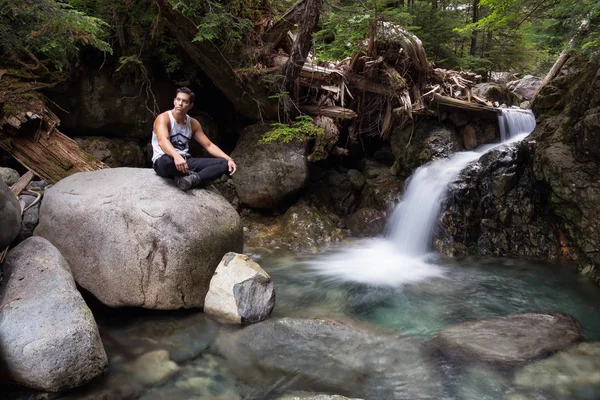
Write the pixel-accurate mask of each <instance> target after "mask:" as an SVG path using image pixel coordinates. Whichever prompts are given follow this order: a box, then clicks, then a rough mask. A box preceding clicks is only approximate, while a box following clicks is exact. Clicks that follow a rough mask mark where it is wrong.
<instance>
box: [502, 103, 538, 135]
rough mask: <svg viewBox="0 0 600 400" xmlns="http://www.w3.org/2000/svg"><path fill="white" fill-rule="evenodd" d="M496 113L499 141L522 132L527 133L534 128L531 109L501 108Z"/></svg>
mask: <svg viewBox="0 0 600 400" xmlns="http://www.w3.org/2000/svg"><path fill="white" fill-rule="evenodd" d="M500 111H501V113H500V114H498V127H499V128H500V141H501V142H505V141H506V140H508V139H510V138H512V137H514V136H517V135H522V134H529V133H531V132H533V130H534V129H535V116H534V115H533V112H532V111H531V110H523V109H520V108H501V109H500Z"/></svg>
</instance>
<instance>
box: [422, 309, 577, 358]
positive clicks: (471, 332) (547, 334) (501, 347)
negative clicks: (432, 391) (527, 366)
mask: <svg viewBox="0 0 600 400" xmlns="http://www.w3.org/2000/svg"><path fill="white" fill-rule="evenodd" d="M582 339H583V330H582V328H581V325H580V324H579V322H577V320H576V319H575V318H573V317H571V316H570V315H568V314H564V313H547V314H521V315H511V316H508V317H502V318H493V319H486V320H482V321H472V322H465V323H462V324H457V325H453V326H450V327H448V328H445V329H442V330H441V331H440V332H439V333H438V334H437V335H436V336H435V337H434V338H433V339H432V341H431V344H432V345H433V346H434V347H435V348H436V349H437V351H439V352H440V353H441V354H442V355H444V356H445V357H447V358H449V359H451V360H452V361H455V362H459V363H461V362H467V363H468V362H485V363H490V364H496V365H520V364H524V363H527V362H529V361H531V360H534V359H536V358H539V357H542V356H545V355H548V354H552V353H555V352H557V351H560V350H563V349H565V348H567V347H569V346H570V345H572V344H573V343H575V342H577V341H579V340H582Z"/></svg>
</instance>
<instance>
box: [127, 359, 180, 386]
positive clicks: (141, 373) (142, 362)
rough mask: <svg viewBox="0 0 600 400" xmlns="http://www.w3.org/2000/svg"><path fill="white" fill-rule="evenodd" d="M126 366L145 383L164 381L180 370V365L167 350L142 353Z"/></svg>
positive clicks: (152, 383) (151, 383)
mask: <svg viewBox="0 0 600 400" xmlns="http://www.w3.org/2000/svg"><path fill="white" fill-rule="evenodd" d="M126 368H127V371H128V372H130V373H131V374H132V375H133V376H134V377H135V378H136V379H137V380H138V381H140V382H141V383H143V384H145V385H155V384H157V383H160V382H163V381H165V380H167V379H168V378H169V377H171V376H172V375H173V374H174V373H176V372H177V371H178V370H179V366H178V365H177V364H176V363H174V362H173V361H171V360H170V359H169V352H168V351H166V350H155V351H151V352H149V353H146V354H142V355H141V356H139V357H138V358H137V359H136V360H135V361H133V362H132V363H131V364H129V365H127V367H126Z"/></svg>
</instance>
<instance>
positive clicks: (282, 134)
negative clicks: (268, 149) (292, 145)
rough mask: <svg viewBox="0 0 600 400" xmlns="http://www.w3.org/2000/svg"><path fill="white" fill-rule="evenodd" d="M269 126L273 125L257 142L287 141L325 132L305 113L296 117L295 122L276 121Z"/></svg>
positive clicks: (315, 135) (320, 134)
mask: <svg viewBox="0 0 600 400" xmlns="http://www.w3.org/2000/svg"><path fill="white" fill-rule="evenodd" d="M271 127H273V129H272V130H270V131H268V132H267V133H265V134H264V135H263V137H262V138H261V139H260V140H259V141H258V143H260V144H267V143H271V142H282V143H288V142H291V141H292V140H303V139H307V138H311V137H317V136H322V135H324V134H325V130H324V129H323V128H319V127H318V126H316V125H315V124H314V123H313V119H312V118H311V117H309V116H307V115H301V116H299V117H296V122H294V123H292V124H282V123H280V122H276V123H274V124H271Z"/></svg>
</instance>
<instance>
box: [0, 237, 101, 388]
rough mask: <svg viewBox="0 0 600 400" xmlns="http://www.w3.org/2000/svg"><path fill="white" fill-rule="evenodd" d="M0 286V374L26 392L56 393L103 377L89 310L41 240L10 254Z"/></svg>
mask: <svg viewBox="0 0 600 400" xmlns="http://www.w3.org/2000/svg"><path fill="white" fill-rule="evenodd" d="M3 269H4V274H5V283H3V285H2V286H0V299H1V300H0V315H2V317H1V318H0V348H2V352H1V354H0V357H1V359H2V369H3V375H6V377H7V378H8V380H9V381H11V382H15V383H18V384H21V385H25V386H28V387H32V388H36V389H41V390H46V391H61V390H66V389H70V388H73V387H77V386H81V385H83V384H85V383H87V382H88V381H90V380H91V379H93V378H95V377H97V376H99V375H100V374H102V373H104V372H105V371H106V369H107V367H108V360H107V358H106V353H105V352H104V347H103V346H102V341H101V340H100V335H99V334H98V328H97V326H96V322H95V321H94V317H93V316H92V313H91V311H90V310H89V308H88V307H87V305H86V304H85V302H84V301H83V298H82V297H81V295H80V294H79V292H78V291H77V288H76V286H75V282H74V281H73V277H72V276H71V271H70V270H69V265H68V264H67V262H66V260H65V259H64V258H63V256H62V255H61V254H60V252H59V251H58V250H57V249H56V248H55V247H54V246H52V244H50V242H48V241H47V240H46V239H43V238H40V237H32V238H29V239H27V240H25V241H24V242H22V243H21V244H19V245H18V246H16V247H15V248H14V249H12V250H11V251H10V252H9V253H8V256H7V258H6V261H5V263H4V266H3Z"/></svg>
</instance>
